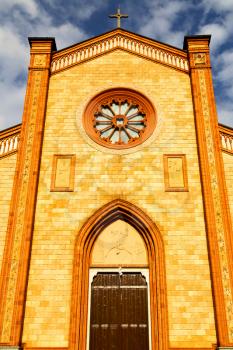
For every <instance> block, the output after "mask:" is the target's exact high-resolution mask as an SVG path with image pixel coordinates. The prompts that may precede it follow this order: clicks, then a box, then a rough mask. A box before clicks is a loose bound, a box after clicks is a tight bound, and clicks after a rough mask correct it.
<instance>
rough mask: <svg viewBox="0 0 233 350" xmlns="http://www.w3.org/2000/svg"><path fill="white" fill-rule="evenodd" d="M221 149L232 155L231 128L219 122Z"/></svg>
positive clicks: (232, 135) (232, 133)
mask: <svg viewBox="0 0 233 350" xmlns="http://www.w3.org/2000/svg"><path fill="white" fill-rule="evenodd" d="M219 134H220V140H221V146H222V151H223V152H226V153H229V154H232V155H233V129H232V128H230V127H227V126H225V125H221V124H219Z"/></svg>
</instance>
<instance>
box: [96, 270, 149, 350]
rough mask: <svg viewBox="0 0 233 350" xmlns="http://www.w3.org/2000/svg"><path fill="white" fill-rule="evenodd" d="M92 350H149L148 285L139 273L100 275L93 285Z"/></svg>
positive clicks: (98, 274)
mask: <svg viewBox="0 0 233 350" xmlns="http://www.w3.org/2000/svg"><path fill="white" fill-rule="evenodd" d="M90 327H91V329H90V350H148V349H149V331H148V300H147V282H146V279H145V277H144V276H142V274H141V273H140V272H139V273H138V272H135V273H131V272H130V273H128V272H124V273H115V272H114V273H103V272H101V273H97V275H96V276H95V277H94V279H93V282H92V285H91V322H90Z"/></svg>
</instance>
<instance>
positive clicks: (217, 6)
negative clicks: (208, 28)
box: [201, 0, 233, 12]
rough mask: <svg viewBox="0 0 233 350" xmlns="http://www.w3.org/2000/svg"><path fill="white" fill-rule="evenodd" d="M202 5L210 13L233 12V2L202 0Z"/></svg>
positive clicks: (227, 0) (228, 0)
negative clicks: (213, 11)
mask: <svg viewBox="0 0 233 350" xmlns="http://www.w3.org/2000/svg"><path fill="white" fill-rule="evenodd" d="M201 3H202V5H203V6H204V7H205V8H206V9H207V10H208V11H209V10H211V9H213V10H215V11H218V12H226V11H233V0H202V1H201Z"/></svg>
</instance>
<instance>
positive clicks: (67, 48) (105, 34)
mask: <svg viewBox="0 0 233 350" xmlns="http://www.w3.org/2000/svg"><path fill="white" fill-rule="evenodd" d="M117 33H125V34H129V35H131V36H135V37H137V38H141V39H145V40H147V41H150V42H151V43H154V44H159V45H162V46H164V47H168V48H171V49H175V50H178V51H180V52H186V50H185V49H181V48H179V47H176V46H173V45H170V44H167V43H164V42H162V41H159V40H155V39H152V38H149V37H148V36H145V35H141V34H137V33H134V32H131V31H129V30H126V29H123V28H114V29H112V30H109V31H108V32H105V33H102V34H99V35H96V36H93V37H91V38H89V39H85V40H83V41H80V42H78V43H75V44H72V45H70V46H67V47H64V48H63V49H60V50H57V51H56V53H57V54H59V53H63V52H64V51H66V50H70V49H73V48H74V47H76V46H79V45H80V46H81V45H85V46H86V45H87V44H88V43H91V42H92V41H96V40H98V39H101V38H102V37H104V36H108V35H109V36H111V34H117Z"/></svg>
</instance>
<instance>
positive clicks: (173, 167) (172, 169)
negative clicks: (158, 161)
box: [163, 154, 188, 192]
mask: <svg viewBox="0 0 233 350" xmlns="http://www.w3.org/2000/svg"><path fill="white" fill-rule="evenodd" d="M163 164H164V183H165V191H167V192H187V191H188V176H187V165H186V156H185V154H164V156H163Z"/></svg>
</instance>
